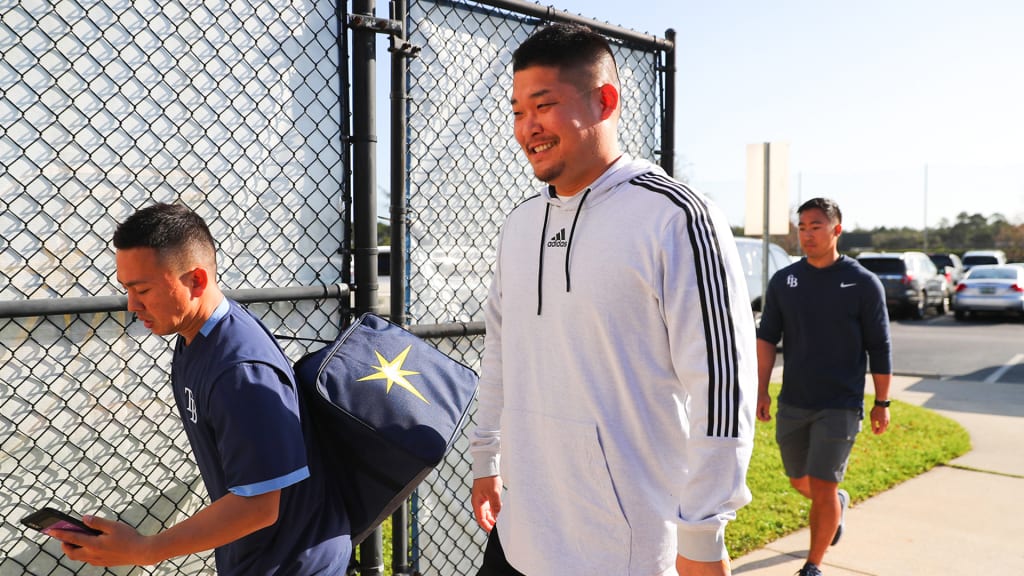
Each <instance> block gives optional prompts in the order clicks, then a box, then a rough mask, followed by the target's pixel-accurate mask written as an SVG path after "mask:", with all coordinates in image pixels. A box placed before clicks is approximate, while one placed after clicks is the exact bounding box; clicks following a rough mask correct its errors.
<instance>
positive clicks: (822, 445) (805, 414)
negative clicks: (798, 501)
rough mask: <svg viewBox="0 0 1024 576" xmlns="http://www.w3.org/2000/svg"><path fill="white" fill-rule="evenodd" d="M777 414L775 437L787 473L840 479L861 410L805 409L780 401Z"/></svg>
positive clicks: (834, 479) (844, 469) (832, 479)
mask: <svg viewBox="0 0 1024 576" xmlns="http://www.w3.org/2000/svg"><path fill="white" fill-rule="evenodd" d="M776 418H777V419H778V422H777V423H776V425H775V440H776V441H777V442H778V443H779V452H780V453H781V454H782V466H783V467H784V468H785V469H786V475H787V476H789V477H790V478H803V477H804V476H813V477H815V478H818V479H820V480H825V481H828V482H836V483H838V482H841V481H842V480H843V475H844V474H845V473H846V464H847V462H848V461H849V459H850V451H851V450H852V449H853V441H854V440H856V438H857V434H858V433H859V432H860V428H861V422H862V421H863V420H864V413H863V411H861V410H807V409H804V408H797V407H795V406H789V405H786V404H783V403H782V402H779V410H778V412H777V414H776Z"/></svg>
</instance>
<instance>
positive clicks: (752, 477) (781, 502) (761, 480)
mask: <svg viewBox="0 0 1024 576" xmlns="http://www.w3.org/2000/svg"><path fill="white" fill-rule="evenodd" d="M778 392H779V385H778V384H773V385H772V387H771V394H772V397H773V398H777V397H778ZM873 401H874V397H872V396H868V397H867V398H866V399H865V405H866V406H871V403H872V402H873ZM777 405H778V402H773V403H772V407H773V409H774V408H775V407H776V406H777ZM890 414H891V418H892V420H891V423H890V425H889V429H888V430H887V431H886V432H885V434H882V435H880V436H876V435H875V434H873V433H872V432H871V423H870V421H869V420H868V417H867V414H865V420H864V426H863V430H862V431H861V433H860V435H858V436H857V442H856V443H855V444H854V447H853V453H852V454H851V455H850V464H849V467H848V468H847V471H846V477H845V479H844V480H843V483H842V486H843V488H844V489H846V490H847V491H848V492H849V493H850V498H851V500H852V501H853V502H859V501H862V500H865V499H867V498H870V497H871V496H874V495H875V494H878V493H879V492H883V491H885V490H888V489H889V488H892V487H893V486H895V485H897V484H899V483H901V482H903V481H905V480H909V479H910V478H913V477H914V476H917V475H918V474H921V473H923V472H926V471H928V470H929V469H931V468H932V467H934V466H937V465H939V464H944V463H946V462H949V461H950V460H952V459H953V458H956V457H957V456H960V455H962V454H964V453H966V452H967V451H968V450H970V449H971V442H970V437H969V436H968V435H967V431H966V430H964V429H963V428H962V427H961V426H960V425H959V424H957V423H956V422H954V421H952V420H950V419H949V418H946V417H944V416H940V415H938V414H936V413H934V412H932V411H930V410H927V409H925V408H920V407H918V406H913V405H910V404H904V403H902V402H899V401H893V403H892V406H891V408H890ZM747 485H748V486H749V487H750V491H751V492H752V493H753V496H754V499H753V501H752V502H751V503H750V504H748V505H747V506H746V507H744V508H743V509H741V510H740V511H739V512H738V513H737V515H736V520H735V521H734V522H731V523H730V524H729V527H728V528H727V529H726V544H727V545H728V547H729V553H730V555H732V557H733V558H738V557H740V556H743V555H744V554H746V553H748V552H752V551H754V550H757V549H758V548H762V547H763V546H764V545H766V544H768V543H769V542H771V541H773V540H776V539H778V538H779V537H781V536H784V535H786V534H788V533H790V532H792V531H794V530H797V529H800V528H803V527H804V526H806V525H807V513H808V507H809V504H810V501H808V500H806V499H805V498H804V497H803V496H801V495H800V494H798V493H797V492H796V490H794V489H793V488H792V487H790V485H789V479H788V478H786V474H785V472H783V470H782V461H781V460H780V458H779V448H778V445H777V444H776V443H775V420H774V418H773V420H772V421H771V422H758V423H757V428H756V430H755V438H754V454H753V456H752V458H751V459H750V471H749V472H748V474H747Z"/></svg>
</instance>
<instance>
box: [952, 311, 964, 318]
mask: <svg viewBox="0 0 1024 576" xmlns="http://www.w3.org/2000/svg"><path fill="white" fill-rule="evenodd" d="M953 317H954V318H956V319H957V320H965V319H966V318H967V311H966V310H954V311H953Z"/></svg>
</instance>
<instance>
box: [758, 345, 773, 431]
mask: <svg viewBox="0 0 1024 576" xmlns="http://www.w3.org/2000/svg"><path fill="white" fill-rule="evenodd" d="M777 353H778V351H777V348H776V346H775V343H774V342H769V341H767V340H762V339H760V338H758V339H757V419H758V420H760V421H762V422H769V421H771V419H772V397H771V394H769V393H768V383H769V381H770V380H771V377H772V370H773V369H774V368H775V355H776V354H777Z"/></svg>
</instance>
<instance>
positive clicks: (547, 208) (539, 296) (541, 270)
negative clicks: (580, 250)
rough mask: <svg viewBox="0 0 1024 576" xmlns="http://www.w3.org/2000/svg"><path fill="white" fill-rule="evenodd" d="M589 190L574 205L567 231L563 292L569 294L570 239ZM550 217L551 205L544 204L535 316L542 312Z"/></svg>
mask: <svg viewBox="0 0 1024 576" xmlns="http://www.w3.org/2000/svg"><path fill="white" fill-rule="evenodd" d="M590 190H591V188H587V189H586V190H585V191H584V192H583V196H582V197H581V198H580V201H579V203H578V204H577V205H576V214H575V215H573V218H572V227H571V228H570V229H569V241H568V242H567V243H566V245H565V291H566V292H570V291H571V286H572V281H571V276H570V275H569V256H570V255H571V254H572V239H573V236H575V235H576V222H577V221H579V219H580V210H582V209H583V203H584V202H586V201H587V195H588V194H590ZM551 193H553V191H552V192H551ZM550 215H551V204H550V203H548V204H546V206H545V208H544V225H543V226H542V227H541V231H540V258H539V259H538V263H537V316H540V315H541V311H542V310H543V302H544V243H545V241H546V240H547V235H548V218H549V217H550Z"/></svg>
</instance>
